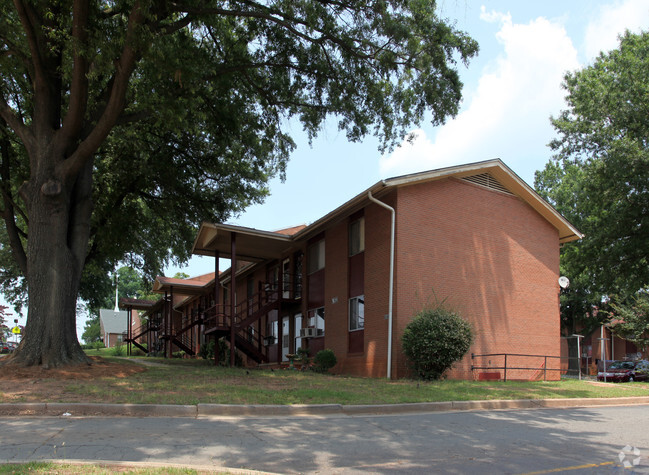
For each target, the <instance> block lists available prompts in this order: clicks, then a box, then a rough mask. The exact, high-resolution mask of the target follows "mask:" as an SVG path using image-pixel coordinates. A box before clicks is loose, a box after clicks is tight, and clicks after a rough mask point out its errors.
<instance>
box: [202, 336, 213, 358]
mask: <svg viewBox="0 0 649 475" xmlns="http://www.w3.org/2000/svg"><path fill="white" fill-rule="evenodd" d="M198 356H200V357H201V358H203V359H204V360H213V359H214V340H210V341H209V342H208V343H205V344H204V345H201V349H200V350H199V351H198Z"/></svg>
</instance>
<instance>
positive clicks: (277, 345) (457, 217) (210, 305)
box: [129, 160, 581, 379]
mask: <svg viewBox="0 0 649 475" xmlns="http://www.w3.org/2000/svg"><path fill="white" fill-rule="evenodd" d="M392 210H393V211H392ZM393 219H394V228H392V222H393V221H392V220H393ZM392 229H394V239H392V237H391V236H392V232H391V231H392ZM580 237H581V234H580V233H579V231H578V230H577V229H575V227H574V226H572V225H571V224H570V223H569V222H568V221H566V220H565V219H564V218H563V217H562V216H561V215H559V213H557V212H556V211H555V210H554V209H553V208H552V207H551V206H550V205H548V204H547V203H546V202H545V201H543V200H542V199H541V198H540V197H539V196H538V195H537V194H536V193H535V192H534V191H533V190H532V189H531V188H530V187H529V186H528V185H527V184H525V182H524V181H522V180H521V179H520V178H519V177H518V176H517V175H516V174H515V173H513V172H512V171H511V170H510V169H509V168H508V167H507V166H506V165H504V164H503V163H502V162H501V161H500V160H490V161H485V162H478V163H473V164H468V165H463V166H455V167H450V168H444V169H439V170H433V171H429V172H423V173H417V174H412V175H406V176H401V177H396V178H390V179H387V180H382V181H380V182H379V183H377V184H375V185H374V186H372V187H370V188H369V189H368V190H365V191H363V192H362V193H360V194H359V195H357V196H356V197H354V198H352V199H351V200H349V201H348V202H346V203H344V204H343V205H342V206H340V207H338V208H337V209H335V210H333V211H331V212H330V213H329V214H327V215H326V216H324V217H322V218H320V219H319V220H317V221H316V222H314V223H312V224H310V225H308V226H298V227H295V228H291V229H286V230H282V231H277V232H268V231H261V230H257V229H251V228H244V227H239V226H231V225H226V224H213V223H204V224H203V225H202V226H201V228H200V230H199V232H198V235H197V237H196V240H195V242H194V247H193V253H194V254H199V255H208V256H214V257H215V272H214V273H212V274H208V275H205V276H199V277H198V278H194V279H185V280H178V279H169V278H166V277H159V278H158V279H157V280H156V283H155V285H154V290H155V291H157V292H160V293H161V294H163V295H164V297H163V298H162V299H161V301H160V303H158V304H157V306H156V307H155V309H150V310H148V311H149V313H150V317H149V318H148V324H147V325H148V326H145V327H142V328H141V329H139V330H137V331H134V332H133V333H132V334H131V335H129V337H130V338H131V340H135V339H136V338H141V337H144V336H146V335H147V334H149V335H150V334H153V333H155V334H156V338H158V339H159V341H160V342H162V343H161V345H162V347H164V351H165V353H166V354H168V355H171V353H172V351H176V350H178V349H182V350H184V351H185V352H186V353H188V354H196V353H197V351H198V349H199V348H200V346H201V345H202V344H205V343H206V342H207V341H209V339H213V338H221V337H223V338H225V339H226V340H227V341H229V342H232V343H234V346H235V347H236V349H237V351H239V352H240V353H241V354H243V355H245V357H244V359H245V362H246V364H249V365H257V364H277V363H282V362H285V361H287V360H288V356H287V355H291V354H294V353H295V352H296V351H297V349H298V348H300V347H306V348H309V349H310V352H311V355H314V354H315V353H316V352H317V351H319V350H321V349H324V348H330V349H332V350H333V351H334V353H335V354H336V357H337V360H338V364H337V365H336V366H335V367H334V369H333V371H334V372H338V373H345V374H354V375H362V376H372V377H385V376H388V375H389V376H391V377H393V378H400V377H405V376H407V375H408V362H407V361H406V359H405V357H404V355H403V352H402V350H401V344H400V340H401V338H400V337H401V334H402V332H403V329H404V328H405V326H406V325H407V324H408V322H409V321H410V320H411V318H412V317H413V316H414V315H415V314H416V313H418V312H419V311H421V310H422V308H424V306H426V305H427V304H431V303H434V302H435V301H436V300H437V301H441V300H444V301H445V302H446V304H447V305H449V306H451V307H453V308H454V309H456V310H457V311H458V312H459V313H460V314H461V315H462V316H463V317H464V318H465V319H467V320H469V321H470V322H471V323H472V324H473V327H474V332H475V341H474V344H473V346H472V348H471V350H470V353H475V354H492V353H499V354H503V353H508V354H525V355H542V356H557V357H558V356H559V355H560V328H559V302H558V295H559V285H558V282H557V279H558V277H559V247H560V245H561V244H562V243H564V242H569V241H572V240H576V239H579V238H580ZM392 245H393V249H394V261H393V271H392V272H391V248H392ZM219 258H230V259H232V260H231V263H232V264H231V267H230V269H228V270H226V271H224V272H219V269H218V261H219ZM215 275H218V276H219V278H218V279H217V281H216V282H215V278H214V277H215ZM391 282H392V283H393V284H392V285H393V293H392V302H390V298H389V297H390V285H391ZM233 283H234V285H233ZM217 284H218V285H217ZM390 303H391V306H390ZM231 315H234V316H235V317H234V325H233V324H232V321H233V319H232V318H231ZM390 323H391V325H392V328H390ZM390 330H391V333H392V336H391V338H390ZM390 342H391V345H390ZM492 360H493V361H492ZM552 361H554V360H552ZM499 363H500V361H497V357H494V358H491V359H489V358H488V359H485V360H484V361H476V360H472V358H471V356H470V355H467V356H466V357H465V358H464V359H463V360H462V361H460V362H459V363H458V364H456V365H455V366H454V368H453V369H452V371H451V372H450V374H449V377H451V378H461V379H472V378H476V377H479V375H476V371H474V370H472V364H477V365H487V366H489V365H492V366H499ZM512 364H513V365H514V366H516V365H517V364H518V365H525V366H532V367H535V368H536V367H538V368H539V371H541V370H542V369H543V367H544V365H548V366H549V365H550V364H552V365H555V364H556V366H557V367H558V361H556V363H555V362H553V363H548V362H547V360H545V359H543V358H540V359H536V360H534V359H532V360H530V359H527V360H526V361H524V362H520V363H515V362H514V361H513V360H512V359H511V357H510V361H509V365H510V366H512ZM509 376H510V377H519V378H521V379H527V378H531V377H537V376H538V375H535V374H532V373H530V372H529V371H527V372H521V373H520V374H518V375H516V374H515V373H511V372H510V375H509ZM553 376H554V377H558V373H554V374H553Z"/></svg>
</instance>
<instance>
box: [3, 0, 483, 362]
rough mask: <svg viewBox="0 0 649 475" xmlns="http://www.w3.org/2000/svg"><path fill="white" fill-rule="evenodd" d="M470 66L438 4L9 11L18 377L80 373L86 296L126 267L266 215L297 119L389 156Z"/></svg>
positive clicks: (7, 114) (329, 2)
mask: <svg viewBox="0 0 649 475" xmlns="http://www.w3.org/2000/svg"><path fill="white" fill-rule="evenodd" d="M476 51H477V44H476V43H475V41H473V40H472V39H471V38H469V37H468V36H466V35H465V34H464V33H462V32H459V31H457V30H456V29H455V28H453V27H452V26H451V25H449V23H448V22H447V21H444V20H442V19H440V18H438V17H437V15H436V12H435V2H434V1H430V0H379V1H372V2H365V1H347V0H321V1H310V0H266V1H255V0H230V1H216V0H178V1H175V2H169V1H162V0H102V1H97V0H94V1H92V0H91V1H88V0H50V1H47V0H14V1H13V4H10V2H2V3H1V4H0V72H1V75H0V119H1V120H0V144H1V146H2V167H0V171H1V172H2V173H1V175H0V176H1V179H2V182H1V183H2V198H3V207H2V214H3V217H4V221H5V224H6V232H7V236H6V237H7V243H8V245H9V247H10V248H11V252H12V255H13V258H14V260H15V262H16V267H17V269H18V271H19V273H20V274H21V275H22V276H24V283H26V286H27V289H28V304H29V310H28V312H29V313H28V320H27V337H26V338H25V339H24V340H23V342H22V345H21V346H20V348H19V349H18V351H16V353H15V354H14V357H13V362H15V363H19V364H25V365H35V364H42V365H43V366H45V367H50V366H56V365H62V364H66V363H77V362H84V361H86V357H85V355H84V354H83V352H82V351H81V349H80V347H79V345H78V343H77V340H76V335H75V303H76V300H77V296H78V294H79V291H80V290H81V291H82V295H83V294H84V292H85V293H87V294H92V295H98V294H101V292H100V290H101V289H94V290H93V287H97V286H103V287H104V290H105V287H106V286H107V285H108V283H107V282H106V278H105V276H106V273H107V270H109V269H110V268H111V267H112V266H114V265H115V264H116V262H118V261H119V260H122V259H125V260H126V261H127V262H131V263H133V264H136V265H138V266H139V267H142V268H143V269H145V270H146V271H147V272H151V271H152V270H155V269H156V266H158V267H159V264H160V262H161V261H163V260H164V259H167V258H168V257H169V255H170V254H169V253H170V250H171V252H172V253H173V254H174V255H176V256H178V258H179V259H183V258H184V257H186V255H187V248H188V243H191V241H192V234H193V232H194V228H195V226H196V225H197V224H198V223H199V222H200V221H201V220H203V219H214V220H223V219H225V218H227V216H229V214H231V213H232V212H236V211H239V210H241V209H243V207H245V206H246V205H247V204H249V203H251V202H256V201H259V200H261V199H263V197H264V195H265V194H266V192H267V190H266V183H267V180H268V179H269V177H271V176H274V175H275V174H277V173H280V174H282V172H283V170H284V165H285V163H286V161H287V159H288V156H289V154H290V152H291V151H292V150H293V148H294V142H293V141H292V140H291V138H290V136H288V135H287V134H286V133H285V132H284V129H285V128H286V125H287V122H288V121H289V120H291V119H292V118H295V119H297V120H299V121H300V122H301V124H302V126H303V128H304V129H305V130H306V132H307V134H308V135H309V137H314V136H315V135H316V134H317V133H318V132H319V130H320V129H321V127H322V125H323V121H324V119H325V118H326V117H329V116H331V117H334V118H335V119H336V120H337V122H338V126H339V128H340V129H341V130H344V131H346V134H347V137H348V138H349V139H350V140H360V139H361V138H362V137H364V136H365V135H367V134H368V133H374V134H375V135H376V136H377V137H378V138H379V139H380V144H381V148H382V149H385V148H386V147H390V146H391V145H392V144H394V143H395V142H396V141H397V140H398V139H400V138H401V137H402V136H403V135H404V134H405V132H406V131H407V129H408V128H409V127H411V126H412V125H413V124H416V123H418V122H420V120H421V119H422V118H423V116H424V114H428V113H430V115H431V117H432V121H433V123H434V124H439V123H442V122H443V121H444V119H445V118H446V117H447V116H449V115H454V114H455V113H456V112H457V110H458V104H459V101H460V98H461V82H460V80H459V78H458V73H457V71H456V69H455V63H456V61H457V60H461V61H463V62H466V61H467V60H468V59H469V58H470V57H471V56H473V55H474V54H475V53H476Z"/></svg>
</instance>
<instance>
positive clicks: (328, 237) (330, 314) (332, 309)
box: [311, 220, 352, 373]
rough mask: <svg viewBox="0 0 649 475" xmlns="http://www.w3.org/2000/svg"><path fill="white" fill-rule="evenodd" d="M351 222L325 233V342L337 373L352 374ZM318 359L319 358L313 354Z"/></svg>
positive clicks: (344, 222) (345, 221)
mask: <svg viewBox="0 0 649 475" xmlns="http://www.w3.org/2000/svg"><path fill="white" fill-rule="evenodd" d="M347 225H348V222H347V220H344V221H342V222H340V223H338V224H336V225H334V226H333V227H331V228H329V229H327V231H326V233H325V281H324V285H325V293H324V295H325V299H324V305H325V341H324V347H325V348H330V349H332V350H333V351H334V353H335V355H336V358H337V359H338V361H339V363H338V365H337V366H336V368H335V369H334V371H342V372H345V373H351V372H352V371H351V370H350V368H349V364H348V363H347V362H346V361H345V356H346V355H347V299H348V296H347V294H348V291H347V289H348V267H349V262H348V256H347V254H348V252H347ZM311 356H315V354H313V352H312V354H311Z"/></svg>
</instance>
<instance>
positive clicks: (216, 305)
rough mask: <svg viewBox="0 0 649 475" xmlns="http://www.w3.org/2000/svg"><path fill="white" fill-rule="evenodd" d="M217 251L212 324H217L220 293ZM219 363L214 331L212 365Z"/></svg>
mask: <svg viewBox="0 0 649 475" xmlns="http://www.w3.org/2000/svg"><path fill="white" fill-rule="evenodd" d="M220 258H221V256H220V255H219V251H214V325H215V326H218V324H219V294H220V293H221V281H220V280H219V259H220ZM218 365H219V338H218V336H217V332H214V366H218Z"/></svg>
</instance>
